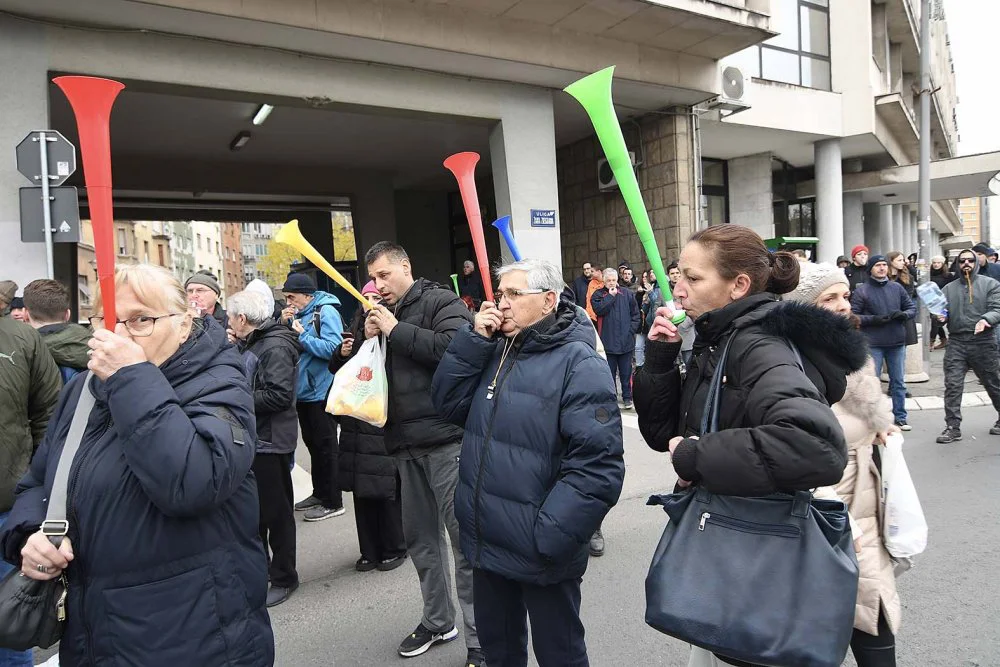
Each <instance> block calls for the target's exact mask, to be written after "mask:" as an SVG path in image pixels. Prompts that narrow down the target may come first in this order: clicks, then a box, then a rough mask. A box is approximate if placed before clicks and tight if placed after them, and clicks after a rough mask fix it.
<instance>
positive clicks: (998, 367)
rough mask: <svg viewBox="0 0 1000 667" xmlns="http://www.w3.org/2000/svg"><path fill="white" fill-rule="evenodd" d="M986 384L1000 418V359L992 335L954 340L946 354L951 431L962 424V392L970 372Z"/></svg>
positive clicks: (947, 415)
mask: <svg viewBox="0 0 1000 667" xmlns="http://www.w3.org/2000/svg"><path fill="white" fill-rule="evenodd" d="M970 368H971V369H972V370H973V372H975V374H976V377H977V378H979V381H980V382H982V383H983V386H984V387H985V388H986V393H987V394H989V396H990V400H991V401H992V402H993V408H994V409H995V410H996V411H997V413H998V414H1000V359H998V358H997V348H996V343H995V342H994V338H993V333H992V331H990V330H988V329H987V331H986V333H982V334H979V335H978V336H975V337H973V338H968V337H966V336H962V337H961V338H958V337H957V336H952V337H951V342H949V343H948V348H947V350H945V353H944V421H945V423H946V424H947V425H948V426H949V427H951V428H958V427H959V425H961V423H962V392H963V391H964V390H965V374H966V373H968V372H969V369H970Z"/></svg>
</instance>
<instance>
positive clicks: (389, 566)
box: [378, 554, 406, 572]
mask: <svg viewBox="0 0 1000 667" xmlns="http://www.w3.org/2000/svg"><path fill="white" fill-rule="evenodd" d="M405 562H406V554H403V555H402V556H396V557H395V558H383V559H382V560H380V561H379V563H378V569H379V572H390V571H392V570H395V569H396V568H397V567H399V566H400V565H402V564H403V563H405Z"/></svg>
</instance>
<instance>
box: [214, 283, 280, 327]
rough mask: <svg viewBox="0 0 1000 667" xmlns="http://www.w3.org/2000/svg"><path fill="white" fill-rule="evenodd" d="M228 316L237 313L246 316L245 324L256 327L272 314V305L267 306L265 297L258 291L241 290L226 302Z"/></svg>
mask: <svg viewBox="0 0 1000 667" xmlns="http://www.w3.org/2000/svg"><path fill="white" fill-rule="evenodd" d="M226 306H227V308H226V310H227V311H228V312H229V317H237V316H239V315H242V316H244V317H245V318H247V324H249V325H250V326H252V327H254V328H257V327H259V326H261V325H262V324H265V323H266V322H267V321H268V320H269V319H271V317H272V316H273V315H274V310H273V308H272V307H270V306H268V303H267V297H266V296H264V295H263V294H261V293H260V292H255V291H250V290H243V291H242V292H237V293H236V294H234V295H232V296H231V297H229V299H228V300H227V302H226Z"/></svg>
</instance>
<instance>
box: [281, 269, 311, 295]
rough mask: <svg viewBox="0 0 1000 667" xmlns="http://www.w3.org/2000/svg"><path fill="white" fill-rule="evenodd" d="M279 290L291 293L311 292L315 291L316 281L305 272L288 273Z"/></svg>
mask: <svg viewBox="0 0 1000 667" xmlns="http://www.w3.org/2000/svg"><path fill="white" fill-rule="evenodd" d="M281 291H282V292H290V293H293V294H312V293H314V292H315V291H316V283H315V282H313V279H312V278H311V277H310V276H308V275H306V274H305V273H289V274H288V277H287V278H286V279H285V284H284V286H283V287H282V288H281Z"/></svg>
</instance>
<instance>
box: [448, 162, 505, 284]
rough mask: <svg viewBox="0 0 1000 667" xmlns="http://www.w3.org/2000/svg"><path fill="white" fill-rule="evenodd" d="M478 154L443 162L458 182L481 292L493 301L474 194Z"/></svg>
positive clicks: (481, 223)
mask: <svg viewBox="0 0 1000 667" xmlns="http://www.w3.org/2000/svg"><path fill="white" fill-rule="evenodd" d="M477 162H479V153H455V154H454V155H452V156H451V157H449V158H448V159H447V160H445V161H444V166H445V168H446V169H447V170H448V171H450V172H451V173H452V174H454V176H455V180H457V181H458V190H459V192H461V193H462V204H463V205H464V206H465V217H466V219H467V220H468V221H469V231H470V232H471V233H472V246H473V247H474V248H475V250H476V262H477V263H478V264H479V275H480V276H481V277H482V279H483V292H484V293H485V294H486V298H487V299H489V300H490V301H492V300H493V281H492V280H490V259H489V257H488V256H487V255H486V237H484V236H483V216H482V214H480V212H479V194H478V193H477V192H476V163H477Z"/></svg>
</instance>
